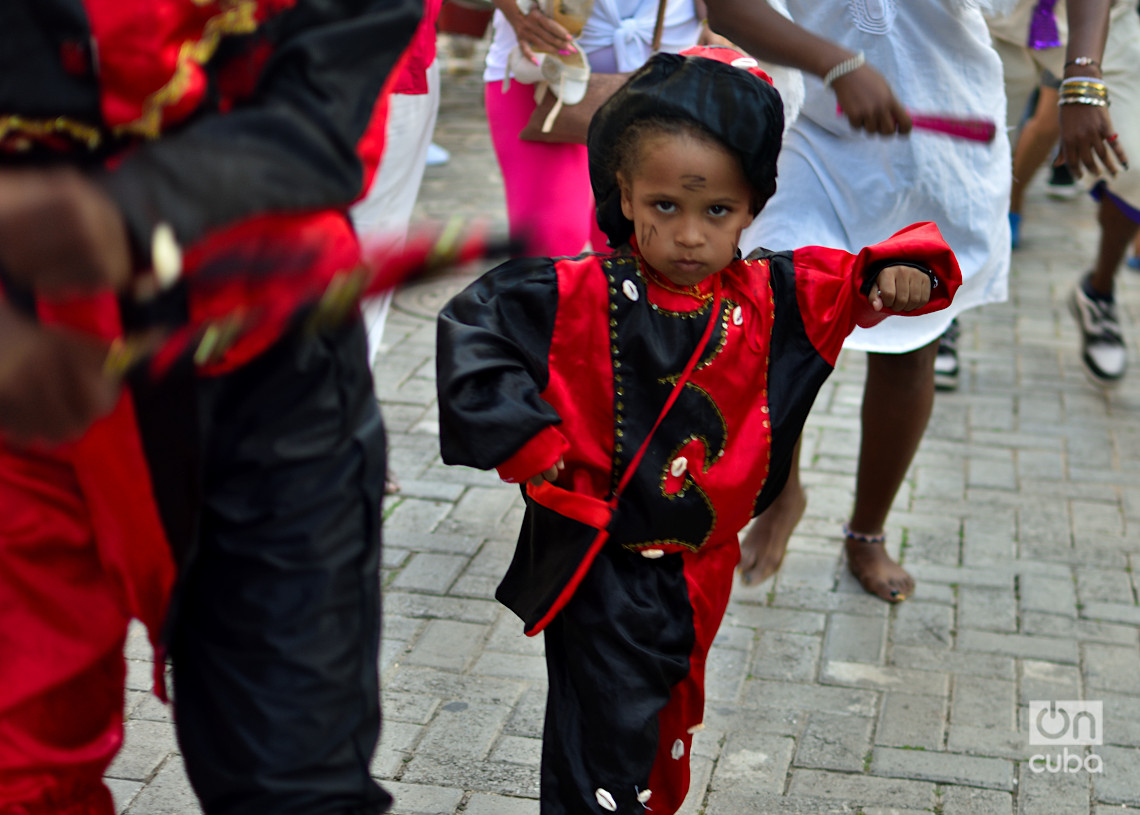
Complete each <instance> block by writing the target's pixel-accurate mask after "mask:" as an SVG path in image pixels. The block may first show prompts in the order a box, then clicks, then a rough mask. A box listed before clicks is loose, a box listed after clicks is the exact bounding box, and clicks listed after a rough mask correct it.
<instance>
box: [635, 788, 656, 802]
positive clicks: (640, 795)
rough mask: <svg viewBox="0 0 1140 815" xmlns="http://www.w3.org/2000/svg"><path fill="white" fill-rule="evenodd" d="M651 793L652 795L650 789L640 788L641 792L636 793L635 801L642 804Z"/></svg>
mask: <svg viewBox="0 0 1140 815" xmlns="http://www.w3.org/2000/svg"><path fill="white" fill-rule="evenodd" d="M652 795H653V791H652V790H642V791H641V792H639V793H638V794H637V802H638V803H639V804H644V803H645V802H646V801H648V800H649V798H650V796H652Z"/></svg>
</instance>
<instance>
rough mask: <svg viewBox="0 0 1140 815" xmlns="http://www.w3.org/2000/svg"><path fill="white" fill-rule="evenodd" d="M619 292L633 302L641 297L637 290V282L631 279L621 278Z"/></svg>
mask: <svg viewBox="0 0 1140 815" xmlns="http://www.w3.org/2000/svg"><path fill="white" fill-rule="evenodd" d="M621 293H622V294H624V295H625V296H626V297H627V298H628V299H630V300H632V301H633V302H635V303H636V302H637V300H638V298H640V297H641V292H639V291H638V290H637V284H636V283H634V282H633V281H632V280H623V281H622V284H621Z"/></svg>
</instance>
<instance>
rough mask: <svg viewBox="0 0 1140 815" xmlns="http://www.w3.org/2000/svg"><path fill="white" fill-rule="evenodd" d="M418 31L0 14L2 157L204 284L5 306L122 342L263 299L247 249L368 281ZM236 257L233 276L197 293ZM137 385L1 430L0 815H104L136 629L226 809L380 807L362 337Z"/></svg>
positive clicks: (268, 5)
mask: <svg viewBox="0 0 1140 815" xmlns="http://www.w3.org/2000/svg"><path fill="white" fill-rule="evenodd" d="M419 13H420V9H419V3H417V2H416V0H194V1H193V2H189V0H7V1H6V2H4V3H0V164H4V165H8V166H32V167H43V166H49V165H52V164H60V163H67V164H71V165H73V166H76V167H79V168H81V169H83V170H84V171H87V172H89V173H90V174H91V176H92V177H94V178H95V179H97V181H98V182H99V183H101V184H102V185H103V186H104V188H105V190H106V191H107V192H108V193H109V194H110V196H111V197H112V199H113V200H114V201H115V202H116V203H117V204H118V205H119V207H120V209H121V211H122V213H123V215H124V218H125V221H126V224H127V227H128V231H129V235H130V239H131V242H132V246H133V249H134V252H135V256H136V258H137V259H138V265H139V267H140V272H141V271H142V270H143V269H145V267H146V266H148V265H149V258H150V246H151V240H152V234H153V233H154V230H155V227H156V225H157V224H159V223H166V224H169V225H170V226H171V227H172V228H173V230H174V234H175V236H176V238H177V240H178V242H179V243H180V244H181V246H182V247H184V248H185V250H186V272H185V278H184V280H189V281H190V283H189V285H186V284H180V285H179V286H178V287H176V288H175V289H174V290H172V291H171V292H169V293H167V294H166V295H164V296H163V297H161V298H159V299H158V300H157V301H153V302H150V303H148V304H147V305H146V306H145V307H140V306H139V305H138V304H136V303H133V302H127V301H126V300H123V301H121V302H120V301H117V300H116V298H114V297H112V296H109V295H108V296H94V297H90V298H84V299H78V300H76V299H73V300H69V301H67V302H61V301H58V300H57V301H49V300H48V299H47V298H45V297H37V296H36V294H35V293H34V292H30V291H26V290H18V289H17V288H16V287H13V286H12V285H10V283H9V284H7V285H5V286H4V287H3V295H2V296H4V297H5V298H6V299H7V300H8V301H9V302H11V303H13V304H16V305H17V306H19V307H20V308H22V309H23V310H24V311H25V312H26V313H27V314H29V315H32V316H34V317H35V318H36V319H38V320H40V321H41V322H42V323H44V324H45V325H46V324H59V325H67V326H70V327H73V328H79V329H81V330H84V331H87V332H89V333H91V334H94V335H96V336H99V337H102V338H104V339H106V340H109V339H111V338H113V337H115V336H118V335H120V334H122V333H123V332H124V331H126V332H130V331H132V330H136V329H139V328H142V327H144V326H146V325H149V324H153V323H156V322H161V323H166V324H172V325H178V324H179V323H180V322H181V321H183V320H185V319H186V318H187V317H188V316H190V315H193V316H195V317H201V316H202V315H208V314H221V313H225V311H226V310H227V309H228V308H230V307H232V305H233V304H234V303H237V302H240V301H241V299H242V296H243V295H242V292H243V291H244V290H246V289H247V288H251V287H252V288H256V287H258V286H261V285H262V282H261V281H259V280H257V278H256V269H251V268H249V264H246V263H243V262H242V261H240V260H239V261H236V262H235V261H233V260H232V259H233V258H235V257H238V258H240V257H242V251H243V250H242V249H241V247H245V246H249V245H250V242H251V241H252V242H253V244H254V245H257V246H261V247H266V246H272V247H274V248H275V250H276V251H277V257H279V258H289V259H290V261H291V264H292V266H293V267H300V269H299V271H298V268H294V269H293V273H294V274H297V273H301V274H303V275H305V276H306V277H307V278H308V279H313V278H316V279H319V280H325V279H327V278H329V277H331V276H332V275H334V274H336V273H337V272H339V271H343V270H345V269H348V268H351V267H352V266H353V265H354V264H355V263H356V262H357V257H358V251H359V248H358V246H357V243H356V239H355V236H354V235H353V233H352V230H351V228H350V227H349V224H348V221H347V218H346V216H345V209H346V208H347V206H348V205H349V204H350V203H351V202H352V201H353V200H354V199H355V198H356V197H357V196H358V195H359V194H360V192H361V190H362V189H363V188H364V186H365V177H366V175H367V174H368V173H369V172H370V169H371V168H372V167H374V165H375V161H376V159H377V157H378V153H379V149H380V146H381V145H380V141H379V140H378V138H379V139H382V133H383V126H382V124H383V123H382V121H380V118H381V116H382V108H383V105H382V104H378V103H377V100H378V99H381V90H382V87H383V86H384V84H385V81H386V79H387V77H388V76H389V75H390V74H391V73H392V72H393V68H394V67H395V65H396V63H397V61H398V59H399V56H400V53H401V51H402V50H403V49H404V47H405V45H406V43H407V42H408V40H409V38H410V36H411V34H412V31H413V29H414V28H415V25H416V23H417V21H418V18H419ZM377 123H379V126H376V125H377ZM370 125H371V126H370ZM245 256H247V257H250V253H249V252H246V253H245ZM219 258H221V259H223V260H222V261H221V265H222V266H223V267H224V266H225V263H226V262H228V263H230V264H231V266H233V268H232V275H230V276H225V269H224V268H223V269H222V274H223V276H224V277H225V279H226V281H227V283H226V284H225V285H221V286H217V285H215V286H213V287H212V288H211V293H210V295H209V296H208V297H205V296H201V295H200V294H196V293H195V289H194V286H193V282H192V281H193V277H194V274H195V272H196V271H197V270H198V269H199V268H203V267H205V266H207V265H209V264H210V263H211V262H214V264H215V267H217V265H218V262H219V260H218V259H219ZM226 258H230V260H228V261H227V260H225V259H226ZM297 258H303V261H298V260H297ZM252 260H253V261H256V257H252ZM217 271H218V270H217V268H215V273H217ZM251 275H252V277H251ZM230 277H232V279H233V284H232V285H230V284H229V283H228V281H229V279H230ZM131 384H132V387H131V388H130V389H129V391H128V392H125V393H124V396H123V398H122V400H121V402H120V404H119V405H118V407H117V408H116V409H115V411H114V412H113V413H112V414H111V415H110V416H109V417H106V418H104V419H103V420H101V421H99V422H98V423H96V424H95V425H94V426H93V427H92V428H91V429H90V430H89V431H88V432H87V433H86V435H85V436H84V437H83V438H82V439H81V440H80V441H78V442H76V443H74V444H68V445H63V446H59V447H54V448H50V449H49V448H44V447H34V448H28V447H23V446H18V445H16V444H14V443H12V442H8V441H5V440H3V439H2V438H0V812H7V811H9V808H12V809H15V810H16V811H19V812H21V813H41V812H42V813H48V812H50V813H53V815H61V814H63V813H66V814H68V815H70V813H98V815H105V813H111V812H112V811H113V809H112V807H111V800H110V795H109V794H108V792H107V790H106V788H105V787H104V786H103V785H102V784H101V781H100V777H101V775H102V773H103V772H104V770H105V769H106V767H107V765H108V764H109V762H110V761H111V759H112V758H113V756H114V754H115V752H116V750H117V749H118V747H119V745H120V743H121V741H122V721H121V719H122V707H123V681H124V671H125V666H124V662H123V659H122V646H123V641H124V636H125V629H126V623H127V621H128V619H129V618H130V617H132V616H133V617H138V618H140V619H142V620H143V621H144V622H145V623H146V624H147V626H148V627H149V628H150V629H151V631H152V634H153V633H154V632H156V631H157V630H158V629H159V628H160V627H162V626H164V625H165V632H164V640H165V642H166V643H167V644H168V646H169V650H170V653H171V655H172V657H173V660H174V679H175V686H176V705H175V707H176V716H177V720H178V724H179V739H180V742H181V747H182V752H183V755H184V758H185V761H186V766H187V770H188V773H189V775H190V779H191V782H192V783H193V785H194V788H195V791H196V792H197V793H198V795H199V797H200V798H201V800H202V803H203V807H204V809H205V810H206V811H207V812H209V813H222V812H243V813H245V812H267V813H268V812H273V813H294V812H296V813H302V812H303V813H333V812H336V813H349V812H352V813H372V812H382V811H384V810H385V809H386V808H387V805H388V803H389V802H390V799H389V797H388V796H387V795H386V794H385V793H384V791H383V790H381V789H380V788H379V787H378V786H377V785H376V784H375V782H373V781H372V780H371V779H370V778H369V773H368V763H369V759H370V755H371V752H372V749H373V747H374V745H375V741H376V736H377V732H378V727H379V710H378V683H377V668H376V657H377V650H378V636H379V626H380V621H379V611H380V601H379V587H378V584H377V572H378V561H379V544H380V539H379V503H380V496H381V492H382V487H383V480H384V472H385V464H384V433H383V426H382V423H381V421H380V416H379V412H378V411H377V408H376V404H375V401H374V399H373V397H372V388H371V377H370V375H369V372H368V370H367V369H366V364H365V352H364V338H363V332H362V330H361V328H360V326H359V323H358V321H357V322H355V323H352V324H350V325H347V326H344V327H343V328H340V329H335V330H330V331H328V332H325V333H322V334H312V333H305V332H303V331H301V330H299V328H298V327H296V326H291V325H285V324H281V325H267V326H264V327H263V328H262V329H261V330H259V331H257V332H255V333H254V334H253V335H252V336H249V337H247V338H245V339H244V340H242V341H240V342H238V343H237V344H236V345H233V346H232V347H229V348H227V349H224V351H223V352H221V353H218V354H215V355H214V356H213V357H212V358H210V359H208V360H205V364H203V365H195V364H194V363H193V362H190V361H184V362H183V363H180V364H178V365H177V366H176V367H175V368H174V369H173V370H172V371H171V372H170V373H169V375H167V376H166V377H165V378H163V379H162V380H161V381H158V382H151V381H147V379H146V378H145V377H139V378H138V381H133V382H132V383H131ZM156 499H157V508H156ZM168 542H169V544H170V545H168ZM171 545H172V547H173V552H174V554H175V556H176V557H175V559H176V560H177V563H178V579H177V585H175V579H174V573H175V567H174V562H173V561H172V558H171ZM172 591H173V594H174V598H175V600H174V604H173V606H172V607H171V612H172V613H171V614H170V615H169V617H166V618H165V623H164V617H165V615H166V611H167V602H168V600H169V598H170V594H171V592H172Z"/></svg>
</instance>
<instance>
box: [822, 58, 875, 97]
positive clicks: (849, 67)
mask: <svg viewBox="0 0 1140 815" xmlns="http://www.w3.org/2000/svg"><path fill="white" fill-rule="evenodd" d="M866 61H867V58H866V57H865V56H863V52H862V51H860V52H859V53H858V54H856V55H855V56H853V57H851V58H850V59H845V60H843V62H841V63H839V64H838V65H836V66H835V67H834V68H832V69H831V70H830V71H828V72H827V76H825V77H824V78H823V87H825V88H830V87H831V83H832V82H834V81H835V80H837V79H839V78H840V77H841V76H847V74H849V73H851V72H852V71H854V70H855V69H857V68H862V67H863V64H864V63H865V62H866Z"/></svg>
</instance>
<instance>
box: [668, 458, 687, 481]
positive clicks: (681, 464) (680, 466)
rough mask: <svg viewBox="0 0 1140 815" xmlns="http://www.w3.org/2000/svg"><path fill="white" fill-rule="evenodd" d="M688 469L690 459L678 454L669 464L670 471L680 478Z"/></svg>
mask: <svg viewBox="0 0 1140 815" xmlns="http://www.w3.org/2000/svg"><path fill="white" fill-rule="evenodd" d="M687 469H689V460H688V459H687V458H685V457H684V456H677V457H676V458H675V459H673V463H672V464H670V465H669V472H670V473H671V474H672V475H674V476H676V477H678V478H680V477H681V476H683V475H684V474H685V470H687Z"/></svg>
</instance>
